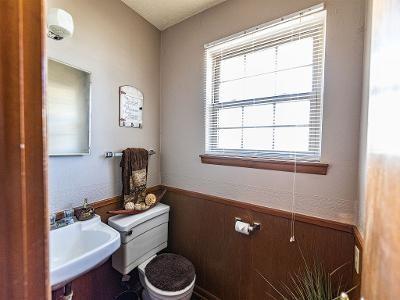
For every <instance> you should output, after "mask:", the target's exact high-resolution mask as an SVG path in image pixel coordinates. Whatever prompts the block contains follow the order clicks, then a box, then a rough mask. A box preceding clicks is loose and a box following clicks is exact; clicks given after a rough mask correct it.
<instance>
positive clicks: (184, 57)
mask: <svg viewBox="0 0 400 300" xmlns="http://www.w3.org/2000/svg"><path fill="white" fill-rule="evenodd" d="M320 2H321V1H319V0H297V1H293V0H251V1H249V0H230V1H227V2H224V3H222V4H220V5H218V6H215V7H213V8H211V9H208V10H206V11H204V12H202V13H200V14H198V15H195V16H193V17H191V18H189V19H187V20H185V21H183V22H181V23H179V24H177V25H175V26H173V27H171V28H169V29H167V30H165V31H163V32H162V36H161V82H162V86H161V111H162V114H161V148H162V163H161V170H162V183H163V184H164V185H167V186H172V187H178V188H182V189H186V190H191V191H197V192H202V193H205V194H211V195H216V196H222V197H226V198H230V199H234V200H239V201H245V202H250V203H254V204H258V205H262V206H268V207H273V208H278V209H283V210H289V209H290V202H291V193H292V180H293V174H291V173H286V172H280V171H270V170H255V169H246V168H239V167H228V166H214V165H205V164H201V162H200V158H199V154H202V153H204V143H205V142H204V139H205V134H204V113H203V111H204V104H203V52H204V48H203V45H204V44H206V43H208V42H211V41H214V40H216V39H219V38H222V37H225V36H228V35H230V34H233V33H236V32H239V31H242V30H244V29H246V28H249V27H252V26H255V25H258V24H261V23H264V22H267V21H270V20H274V19H276V18H279V17H281V16H285V15H287V14H290V13H293V12H296V11H298V10H301V9H304V8H307V7H310V6H312V5H315V4H318V3H320ZM324 2H325V4H326V8H327V11H328V16H327V39H326V71H325V91H324V93H325V96H324V120H323V141H322V161H323V162H326V163H329V165H330V167H329V169H328V174H327V175H326V176H321V175H310V174H298V175H297V179H296V181H297V184H296V210H297V211H298V212H300V213H304V214H307V215H312V216H317V217H321V218H326V219H331V220H337V221H342V222H347V223H353V224H354V223H355V222H356V217H357V212H356V208H357V194H358V191H357V187H358V157H359V152H358V140H359V127H360V109H361V98H362V76H363V67H362V63H363V33H364V31H363V26H364V14H365V13H364V11H365V10H364V2H365V1H364V0H352V1H343V0H327V1H324Z"/></svg>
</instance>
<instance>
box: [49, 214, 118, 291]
mask: <svg viewBox="0 0 400 300" xmlns="http://www.w3.org/2000/svg"><path fill="white" fill-rule="evenodd" d="M120 245H121V240H120V235H119V233H118V231H116V230H114V229H113V228H111V227H110V226H108V225H106V224H104V223H102V222H101V220H100V217H99V216H98V215H96V216H94V217H93V218H92V219H90V220H88V221H77V222H75V223H74V224H72V225H68V226H65V227H62V228H58V229H55V230H51V231H50V283H51V288H52V290H55V289H58V288H60V287H62V286H64V285H65V284H67V283H68V282H71V281H72V280H73V279H75V278H77V277H79V276H80V275H82V274H84V273H86V272H88V271H90V270H92V269H94V268H96V267H97V266H99V265H101V264H102V263H103V262H105V261H106V260H107V259H108V258H109V257H110V256H111V255H112V254H113V253H114V252H115V251H116V250H117V249H118V248H119V246H120Z"/></svg>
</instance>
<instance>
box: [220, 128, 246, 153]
mask: <svg viewBox="0 0 400 300" xmlns="http://www.w3.org/2000/svg"><path fill="white" fill-rule="evenodd" d="M241 141H242V130H241V129H220V130H218V148H222V149H240V148H241Z"/></svg>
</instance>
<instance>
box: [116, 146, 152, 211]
mask: <svg viewBox="0 0 400 300" xmlns="http://www.w3.org/2000/svg"><path fill="white" fill-rule="evenodd" d="M148 161H149V153H148V151H147V150H146V149H143V148H127V149H125V150H124V151H122V159H121V163H120V166H121V168H122V195H123V199H124V206H125V203H127V202H133V203H141V202H144V199H145V197H146V186H147V169H148Z"/></svg>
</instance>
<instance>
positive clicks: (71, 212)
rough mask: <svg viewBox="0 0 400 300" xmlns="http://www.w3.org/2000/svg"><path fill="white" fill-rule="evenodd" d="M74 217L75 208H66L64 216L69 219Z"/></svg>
mask: <svg viewBox="0 0 400 300" xmlns="http://www.w3.org/2000/svg"><path fill="white" fill-rule="evenodd" d="M73 217H74V209H73V208H70V209H65V210H64V218H66V219H68V218H73Z"/></svg>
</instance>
